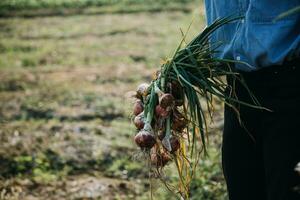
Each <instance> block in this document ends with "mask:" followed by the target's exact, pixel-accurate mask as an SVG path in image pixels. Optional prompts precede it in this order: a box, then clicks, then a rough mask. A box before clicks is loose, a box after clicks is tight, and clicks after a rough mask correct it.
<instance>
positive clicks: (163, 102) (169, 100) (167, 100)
mask: <svg viewBox="0 0 300 200" xmlns="http://www.w3.org/2000/svg"><path fill="white" fill-rule="evenodd" d="M159 105H160V106H161V107H162V108H164V109H166V110H167V111H170V110H171V109H172V108H173V107H174V105H175V99H174V97H173V95H171V94H169V93H166V94H163V95H162V96H161V97H160V98H159Z"/></svg>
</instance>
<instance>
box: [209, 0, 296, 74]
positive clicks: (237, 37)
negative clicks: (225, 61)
mask: <svg viewBox="0 0 300 200" xmlns="http://www.w3.org/2000/svg"><path fill="white" fill-rule="evenodd" d="M299 5H300V0H226V1H224V0H206V1H205V6H206V16H207V23H208V24H211V23H212V22H213V21H214V20H215V19H217V18H220V17H226V16H229V15H234V14H235V15H243V16H245V18H244V19H242V20H240V21H236V22H232V23H230V24H227V25H224V26H223V27H221V28H220V29H218V30H217V31H216V32H215V33H214V34H213V35H212V37H211V41H212V42H217V41H222V42H223V46H222V47H221V48H220V49H219V50H220V53H219V54H218V55H217V56H218V57H220V58H229V59H235V60H239V61H243V62H246V63H248V64H249V65H245V64H236V68H237V69H239V70H243V71H253V70H258V69H260V68H263V67H268V66H271V65H280V64H282V63H283V62H284V61H285V60H286V59H288V58H293V57H299V56H300V14H294V15H290V16H288V17H286V18H284V19H281V20H277V21H274V19H275V18H276V17H277V16H278V15H279V14H281V13H283V12H285V11H287V10H289V9H291V8H294V7H296V6H299Z"/></svg>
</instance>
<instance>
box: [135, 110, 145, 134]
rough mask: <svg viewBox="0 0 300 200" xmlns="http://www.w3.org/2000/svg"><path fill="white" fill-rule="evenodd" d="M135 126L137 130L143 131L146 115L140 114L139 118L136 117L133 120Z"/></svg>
mask: <svg viewBox="0 0 300 200" xmlns="http://www.w3.org/2000/svg"><path fill="white" fill-rule="evenodd" d="M133 123H134V125H135V126H136V128H137V129H139V130H141V129H142V128H144V126H145V122H144V115H143V113H140V114H139V115H138V116H136V117H135V118H134V120H133Z"/></svg>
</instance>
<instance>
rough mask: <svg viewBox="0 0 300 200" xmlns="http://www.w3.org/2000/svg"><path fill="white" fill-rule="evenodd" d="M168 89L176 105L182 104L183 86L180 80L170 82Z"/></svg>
mask: <svg viewBox="0 0 300 200" xmlns="http://www.w3.org/2000/svg"><path fill="white" fill-rule="evenodd" d="M168 89H169V91H170V93H171V94H172V95H173V97H174V99H175V103H176V102H177V103H176V106H182V103H183V96H184V95H183V88H182V86H181V85H180V83H179V82H178V81H172V82H171V83H169V84H168Z"/></svg>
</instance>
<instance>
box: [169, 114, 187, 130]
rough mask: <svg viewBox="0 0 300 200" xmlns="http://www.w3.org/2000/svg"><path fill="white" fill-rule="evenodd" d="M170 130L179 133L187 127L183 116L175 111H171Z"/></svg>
mask: <svg viewBox="0 0 300 200" xmlns="http://www.w3.org/2000/svg"><path fill="white" fill-rule="evenodd" d="M172 120H173V121H172V129H173V130H174V131H179V132H181V131H182V130H183V129H184V128H186V126H187V120H186V119H185V118H184V117H183V115H182V114H181V113H180V112H179V111H178V110H176V109H174V111H173V118H172Z"/></svg>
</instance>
